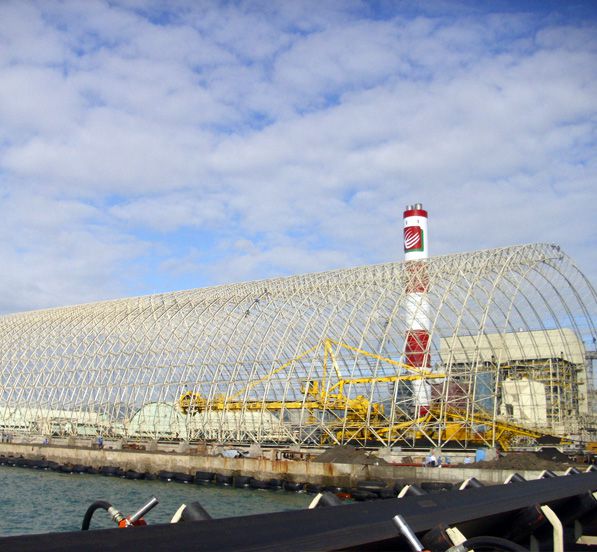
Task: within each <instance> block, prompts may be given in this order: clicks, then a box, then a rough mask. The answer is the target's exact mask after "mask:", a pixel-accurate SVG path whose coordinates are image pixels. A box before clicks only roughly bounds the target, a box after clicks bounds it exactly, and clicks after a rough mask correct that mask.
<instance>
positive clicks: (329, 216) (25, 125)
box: [0, 0, 597, 311]
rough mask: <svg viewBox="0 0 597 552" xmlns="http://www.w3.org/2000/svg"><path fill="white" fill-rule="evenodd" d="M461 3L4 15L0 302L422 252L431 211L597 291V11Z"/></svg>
mask: <svg viewBox="0 0 597 552" xmlns="http://www.w3.org/2000/svg"><path fill="white" fill-rule="evenodd" d="M452 4H453V3H450V9H448V7H447V5H444V4H442V3H441V2H436V3H433V4H429V5H427V6H426V7H425V8H423V9H424V10H426V11H422V10H423V9H422V8H420V7H419V6H418V5H417V4H414V3H410V4H409V3H404V4H401V5H400V6H397V5H396V6H390V7H389V8H388V9H387V10H386V12H387V13H385V14H381V13H375V10H374V8H373V7H372V6H371V5H369V4H367V3H359V2H351V3H335V2H330V3H324V4H321V3H319V2H313V3H303V2H300V3H286V2H283V3H280V4H275V3H273V4H271V3H261V2H241V3H233V4H221V3H215V2H214V3H194V2H185V1H179V2H172V3H168V4H162V3H160V2H149V1H147V2H145V1H141V0H139V1H126V2H124V1H123V2H110V3H108V2H100V1H95V2H77V1H72V2H51V1H50V2H34V1H31V2H4V3H2V4H0V45H2V47H0V82H2V84H3V86H2V87H0V192H1V191H4V192H5V196H4V197H5V199H4V200H3V201H1V202H0V220H2V221H3V222H2V224H1V225H0V227H2V228H3V229H4V232H5V235H8V236H11V239H9V240H8V241H5V242H4V244H3V254H4V258H5V259H7V262H8V263H9V264H8V266H9V267H10V274H11V276H10V277H8V276H6V274H5V275H4V276H3V278H4V279H5V280H4V281H1V280H0V290H1V289H11V288H10V286H11V285H12V286H14V287H15V289H20V290H21V291H18V292H17V293H11V294H5V295H6V296H10V297H11V301H10V304H5V305H0V310H4V311H7V310H13V309H16V310H18V309H19V308H30V307H33V306H44V305H50V304H52V305H54V304H59V302H60V301H62V302H64V303H74V302H79V301H82V300H88V299H91V298H93V297H98V298H99V297H106V296H111V295H117V294H121V293H132V294H139V293H143V292H145V291H155V288H156V286H158V285H159V286H162V287H163V289H164V290H167V289H175V288H176V287H178V286H179V285H183V286H187V282H188V278H191V279H192V278H196V284H197V285H203V284H208V283H214V282H224V281H233V280H237V279H242V280H245V279H248V278H258V277H265V276H271V275H274V274H291V273H296V272H305V271H310V270H324V269H327V268H332V267H339V266H350V265H354V264H358V263H366V262H378V261H386V260H391V259H400V258H401V256H402V253H401V244H400V229H401V221H400V219H401V210H402V208H403V207H404V205H405V204H407V203H412V202H414V201H423V202H424V203H425V205H426V206H428V207H429V209H430V212H431V224H432V226H431V234H432V236H433V242H432V249H433V253H435V254H439V253H448V252H454V251H463V250H470V249H476V248H487V247H493V246H501V245H509V244H510V243H521V242H531V241H556V242H561V244H562V246H563V247H564V249H565V250H567V251H569V252H570V253H571V254H572V255H573V256H574V257H578V258H579V259H580V260H581V266H582V267H583V268H585V269H586V270H587V272H588V273H589V274H590V275H592V277H593V276H594V275H595V274H597V259H596V258H595V253H593V251H594V250H595V245H596V244H595V242H596V239H597V237H596V236H595V233H596V225H595V222H594V220H593V218H591V217H590V216H584V217H583V216H579V217H572V218H573V220H574V222H573V224H572V225H571V226H570V225H569V224H568V223H569V220H570V219H571V217H570V213H571V212H577V211H578V212H581V211H583V210H586V206H587V205H591V204H593V203H594V202H595V199H596V195H597V193H596V187H595V178H596V176H597V153H596V152H597V148H596V144H595V142H596V132H595V129H596V121H597V39H596V38H595V37H596V36H597V33H596V32H595V26H596V24H595V21H594V20H591V19H588V20H583V21H579V20H578V19H576V18H575V17H576V16H575V17H572V16H570V18H568V19H567V18H566V17H562V16H561V15H558V14H557V13H551V12H548V11H547V10H543V11H540V12H539V11H538V12H536V13H529V12H527V13H523V12H519V11H517V10H516V9H512V10H510V12H509V13H498V12H497V11H492V10H491V9H490V10H487V9H486V8H483V9H481V8H479V7H478V6H474V7H473V6H468V7H467V6H466V5H465V4H463V5H461V6H460V7H459V8H457V9H456V8H454V9H452ZM565 11H566V10H560V13H563V12H565ZM496 213H499V216H497V217H496ZM494 219H495V220H494ZM567 224H568V226H566V225H567ZM564 226H566V227H567V228H569V229H572V230H569V231H567V232H562V231H561V230H560V229H561V228H563V227H564ZM94 252H96V253H94ZM36 266H39V267H42V268H43V273H44V277H43V278H42V277H41V273H39V274H38V273H37V272H36V269H35V268H34V267H36ZM127 267H128V268H130V270H127ZM128 274H134V275H135V277H134V278H131V277H127V275H128ZM184 275H186V276H184ZM7 278H8V279H7ZM185 278H186V279H185ZM133 280H135V281H133ZM17 281H19V282H28V284H25V283H23V284H19V285H17V283H16V282H17ZM193 281H194V280H193ZM19 305H20V306H19Z"/></svg>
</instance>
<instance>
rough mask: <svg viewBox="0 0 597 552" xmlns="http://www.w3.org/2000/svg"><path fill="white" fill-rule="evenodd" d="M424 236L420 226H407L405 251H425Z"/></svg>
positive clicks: (405, 230)
mask: <svg viewBox="0 0 597 552" xmlns="http://www.w3.org/2000/svg"><path fill="white" fill-rule="evenodd" d="M423 248H424V236H423V229H422V228H421V227H420V226H407V227H406V228H405V229H404V252H405V253H408V252H409V251H423Z"/></svg>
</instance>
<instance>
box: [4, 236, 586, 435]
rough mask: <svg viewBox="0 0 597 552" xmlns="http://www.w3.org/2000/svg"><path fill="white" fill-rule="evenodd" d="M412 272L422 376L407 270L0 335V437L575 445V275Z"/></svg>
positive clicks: (545, 258) (251, 289)
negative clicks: (418, 280) (420, 301)
mask: <svg viewBox="0 0 597 552" xmlns="http://www.w3.org/2000/svg"><path fill="white" fill-rule="evenodd" d="M425 267H426V268H425V278H427V285H426V304H427V307H426V308H428V309H429V311H430V313H431V317H430V319H431V320H430V322H431V327H430V328H429V332H430V341H429V349H428V350H427V351H426V354H427V355H429V358H430V360H431V363H430V365H431V366H432V368H431V369H430V370H421V369H417V368H415V367H412V366H408V365H407V364H406V363H405V355H404V350H405V336H406V335H407V332H408V330H409V328H408V327H407V326H408V322H407V320H408V319H409V318H408V316H407V315H406V309H407V302H408V301H407V299H408V293H407V289H408V287H409V285H408V281H409V279H412V277H413V272H412V270H410V271H409V270H407V267H406V265H405V263H388V264H381V265H374V266H364V267H358V268H352V269H347V270H335V271H330V272H324V273H317V274H306V275H300V276H293V277H288V278H277V279H270V280H263V281H256V282H249V283H241V284H234V285H224V286H218V287H212V288H205V289H194V290H189V291H180V292H173V293H165V294H159V295H151V296H145V297H134V298H128V299H121V300H115V301H105V302H99V303H93V304H86V305H77V306H73V307H64V308H55V309H48V310H41V311H34V312H26V313H20V314H12V315H7V316H3V317H0V427H1V428H2V430H3V431H5V432H12V433H15V432H21V433H29V434H36V435H40V436H50V435H74V436H82V437H91V436H95V435H99V434H102V435H104V436H114V437H121V438H127V439H146V438H152V439H183V440H191V441H194V440H201V441H206V440H215V441H218V442H230V443H233V442H234V443H250V442H258V443H295V444H302V445H322V444H323V445H326V444H335V443H353V444H359V445H364V444H376V445H380V446H393V445H400V446H405V445H411V446H417V445H426V446H430V445H436V446H447V445H454V446H470V445H471V444H486V445H489V446H493V445H495V444H496V443H499V444H501V445H503V446H508V445H510V444H511V443H512V442H513V441H517V440H518V441H524V440H525V439H537V438H538V437H540V436H541V435H542V434H543V433H549V434H555V435H571V434H572V435H573V436H582V432H583V431H585V429H586V428H585V427H584V426H586V423H585V422H586V420H589V419H590V414H591V413H592V412H591V408H590V404H589V400H590V396H591V390H592V383H593V379H592V377H593V376H592V373H591V364H590V362H591V360H588V359H590V357H591V353H592V351H594V344H595V338H596V331H595V325H594V318H595V314H596V312H597V308H596V307H597V296H596V293H595V289H594V288H593V286H592V285H591V283H590V282H589V281H588V280H587V279H586V278H585V277H584V276H583V275H582V273H581V272H580V271H579V270H578V269H577V267H576V266H575V264H574V262H573V261H572V260H571V259H570V258H569V257H568V256H566V255H565V254H564V253H563V252H562V251H561V250H560V248H559V247H558V246H555V245H547V244H532V245H524V246H515V247H507V248H501V249H494V250H488V251H478V252H473V253H466V254H458V255H448V256H443V257H435V258H431V259H429V260H428V261H425ZM409 308H410V309H411V311H412V305H411V306H410V307H409ZM593 356H594V355H593ZM417 380H418V381H419V382H421V381H422V382H423V383H424V385H425V386H426V387H427V389H428V391H429V397H430V400H429V403H428V404H427V405H425V409H424V410H420V409H418V408H416V405H415V394H414V393H413V382H414V381H417Z"/></svg>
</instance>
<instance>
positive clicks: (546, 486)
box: [0, 471, 597, 552]
mask: <svg viewBox="0 0 597 552" xmlns="http://www.w3.org/2000/svg"><path fill="white" fill-rule="evenodd" d="M413 490H414V491H416V492H413V493H410V492H408V488H406V487H405V488H404V489H403V491H402V492H401V494H402V497H401V498H396V499H390V500H379V501H375V502H363V503H353V504H340V505H334V504H336V502H335V501H332V502H329V501H328V502H327V503H325V501H321V502H322V505H324V506H325V507H322V508H319V507H318V508H315V509H311V510H298V511H289V512H278V513H274V514H260V515H252V516H246V517H237V518H223V519H204V520H203V521H189V522H184V523H176V524H170V525H154V526H148V527H133V528H129V529H124V530H122V529H106V530H97V531H83V532H70V533H55V534H52V535H51V537H50V536H48V535H24V536H20V537H5V538H0V550H2V551H4V552H10V551H19V552H27V551H32V550H35V551H38V550H55V551H59V550H60V551H73V550H86V551H100V550H101V551H104V550H124V549H127V548H128V549H135V550H176V551H180V550H195V549H196V550H202V551H206V550H207V551H210V550H213V551H216V550H217V551H218V552H224V551H254V550H271V551H280V550H296V551H305V550H411V549H414V548H412V537H414V538H415V539H419V540H420V541H421V542H422V543H423V545H424V546H425V547H426V548H427V549H429V550H431V551H445V550H448V549H449V548H450V547H452V546H453V545H454V544H456V543H457V542H463V544H462V547H461V548H460V550H470V548H471V547H473V545H474V548H475V549H478V550H483V549H484V550H487V548H483V543H486V544H487V543H492V542H493V543H496V542H499V541H504V542H510V543H511V545H512V547H511V548H499V547H497V548H492V549H494V550H506V549H509V550H525V549H527V550H528V548H530V542H531V540H532V539H535V544H536V546H535V548H538V549H541V550H566V551H574V550H587V549H588V548H587V547H586V546H585V545H584V544H582V540H581V541H579V538H580V539H582V538H586V537H587V531H588V530H590V528H591V527H596V526H597V500H596V499H595V496H594V494H593V493H594V492H595V491H596V490H597V472H594V471H592V472H588V473H578V472H576V473H574V472H571V473H570V474H569V475H565V476H560V477H551V476H549V475H548V474H546V475H545V476H544V477H541V478H540V479H536V480H533V481H525V480H524V479H522V478H520V477H513V478H509V482H508V483H506V484H503V485H495V486H491V487H484V486H482V485H480V484H478V482H475V481H472V480H467V481H465V482H463V484H462V485H460V487H459V489H458V490H452V491H446V492H440V493H437V494H428V493H425V492H424V491H422V490H421V489H420V488H415V489H413ZM41 499H42V498H41V497H40V500H41ZM407 533H408V534H409V535H410V537H411V542H410V544H409V541H408V540H407V537H406V535H407ZM583 535H584V537H583ZM467 543H469V544H468V548H467ZM516 546H518V548H515V547H516ZM513 547H514V548H513Z"/></svg>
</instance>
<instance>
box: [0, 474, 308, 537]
mask: <svg viewBox="0 0 597 552" xmlns="http://www.w3.org/2000/svg"><path fill="white" fill-rule="evenodd" d="M153 496H155V497H156V498H157V499H158V500H159V504H158V505H157V506H156V507H155V508H154V509H153V510H151V512H149V513H148V514H147V516H146V517H145V519H146V521H147V523H148V524H154V523H169V522H170V519H171V518H172V516H173V515H174V513H175V512H176V510H178V508H179V507H180V505H181V504H183V503H184V504H190V503H191V502H196V501H198V502H199V503H200V504H201V505H202V506H203V507H204V508H205V509H206V510H207V512H209V514H210V515H211V516H212V517H214V518H218V517H230V516H241V515H250V514H258V513H266V512H279V511H283V510H296V509H300V508H306V507H307V506H308V504H309V502H310V500H311V499H312V498H313V497H312V496H309V495H306V494H300V493H292V492H286V491H264V490H254V489H235V488H232V487H220V486H216V485H214V484H209V485H195V484H184V483H176V482H171V483H166V482H162V481H159V480H155V481H144V480H128V479H121V478H116V477H106V476H102V475H89V474H82V475H79V474H64V473H56V472H51V471H39V470H32V469H28V468H19V467H9V466H0V536H7V535H19V534H25V533H47V532H54V531H78V530H79V529H81V523H82V521H83V516H84V515H85V511H86V510H87V508H88V507H89V505H90V504H91V503H92V502H94V501H95V500H106V501H108V502H110V503H111V504H112V505H113V506H114V507H116V508H117V509H118V510H120V511H121V512H122V513H124V514H126V515H131V514H133V513H134V512H136V511H137V510H138V509H139V508H140V507H141V506H143V505H144V504H145V503H146V502H148V501H149V499H151V497H153ZM112 527H116V525H115V524H114V522H113V521H112V520H111V519H110V516H109V515H108V513H107V512H106V511H104V510H97V511H96V512H95V513H94V515H93V518H92V520H91V527H90V529H95V528H97V529H100V528H112Z"/></svg>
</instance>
